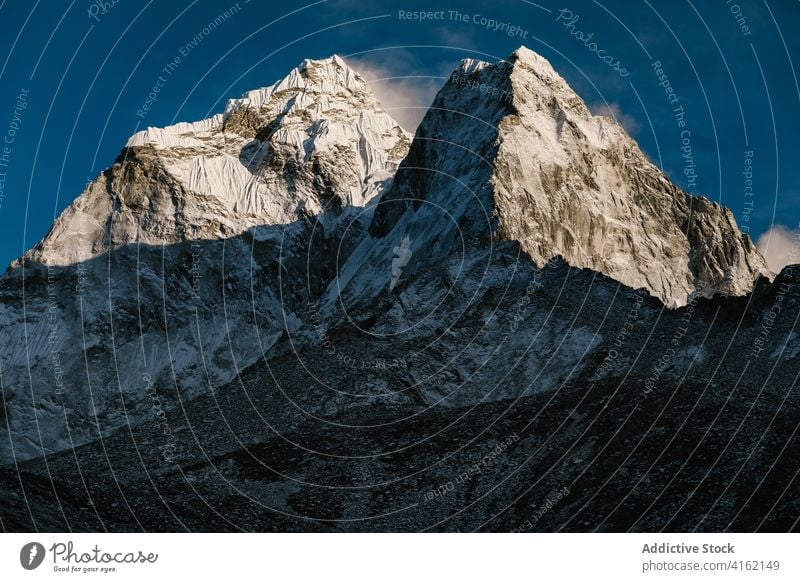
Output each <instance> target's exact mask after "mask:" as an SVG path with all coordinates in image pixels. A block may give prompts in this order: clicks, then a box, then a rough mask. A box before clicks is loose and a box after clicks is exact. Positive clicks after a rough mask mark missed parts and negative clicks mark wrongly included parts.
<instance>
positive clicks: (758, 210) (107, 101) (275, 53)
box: [0, 0, 800, 264]
mask: <svg viewBox="0 0 800 582" xmlns="http://www.w3.org/2000/svg"><path fill="white" fill-rule="evenodd" d="M234 7H235V8H234ZM226 10H231V12H230V13H229V14H228V15H227V17H226V16H225V11H226ZM420 10H422V11H435V12H439V13H440V14H439V15H434V18H431V19H426V20H425V21H419V20H415V19H413V18H410V17H408V16H407V13H410V12H414V11H420ZM401 11H402V12H403V15H405V16H401ZM451 11H458V12H459V13H460V15H461V16H460V17H456V16H455V13H454V12H451ZM220 17H221V18H220ZM575 17H577V19H576V18H575ZM215 20H217V22H218V25H217V26H216V27H215V28H214V30H213V31H212V30H210V29H208V28H207V27H208V25H209V23H211V22H213V21H215ZM490 20H491V21H494V22H496V23H497V24H492V23H490V22H489V21H490ZM798 22H800V4H798V2H796V1H794V0H781V1H777V0H775V1H771V2H769V4H768V5H767V3H765V2H758V1H749V0H742V1H737V2H733V1H731V2H726V1H725V0H714V1H703V2H701V1H700V0H693V1H692V2H689V1H686V0H669V1H656V0H642V1H641V2H625V1H613V2H612V1H603V2H595V1H578V0H570V1H569V2H566V3H563V2H562V3H555V2H550V1H548V0H542V1H541V2H536V3H533V2H527V1H525V0H495V1H494V2H491V3H486V2H469V1H455V0H454V1H453V2H449V3H442V2H438V0H434V1H433V2H431V1H428V2H411V1H403V2H390V1H381V2H364V1H356V0H338V1H335V0H330V1H318V2H314V3H307V2H292V1H289V0H287V1H285V2H281V3H276V2H274V1H272V0H270V1H267V0H250V1H249V2H248V1H247V0H240V1H239V3H238V4H237V3H236V2H234V1H232V0H223V1H211V0H197V1H184V2H177V1H176V2H158V3H156V2H147V1H142V0H139V1H134V0H117V2H116V4H114V3H113V1H111V0H106V2H105V3H103V2H101V1H100V0H98V1H97V2H93V1H89V0H75V1H72V2H70V1H68V0H64V1H63V2H62V1H59V0H48V1H41V2H34V1H33V0H31V1H29V2H21V1H16V2H11V1H3V0H0V27H2V34H0V46H1V47H2V49H0V134H2V135H1V136H0V140H2V142H1V143H0V187H1V189H0V202H1V205H0V229H2V233H3V236H2V246H0V262H2V263H4V264H5V263H8V262H9V261H10V260H12V259H14V258H16V257H17V256H19V255H20V254H21V253H22V252H23V251H24V250H26V249H28V248H29V247H31V246H32V245H34V244H35V243H36V242H37V241H38V240H39V239H40V238H41V237H42V236H43V235H44V234H45V233H46V232H47V230H48V228H49V227H50V225H51V223H52V221H53V219H54V217H55V216H57V215H58V213H59V212H60V211H61V210H63V208H64V207H65V206H67V205H68V204H69V203H70V202H71V201H72V200H74V198H75V197H77V196H78V194H79V193H80V192H81V190H82V189H83V188H84V187H85V185H86V183H87V182H88V181H89V180H91V179H92V178H93V177H94V176H95V175H96V174H97V173H98V172H99V171H101V170H102V169H104V168H105V167H107V166H108V165H110V164H111V163H112V161H113V160H114V158H115V157H116V155H117V154H118V152H119V150H120V148H121V146H122V145H123V144H124V142H125V140H126V139H127V137H128V136H129V135H131V134H132V133H134V132H135V131H137V130H138V129H142V128H144V127H147V126H163V125H167V124H170V123H173V122H176V121H192V120H196V119H201V118H203V117H207V116H209V115H211V114H213V113H216V112H218V111H221V109H222V108H223V107H224V103H225V101H226V100H227V99H229V98H232V97H238V96H239V95H240V94H242V93H244V92H245V91H247V90H249V89H253V88H256V87H261V86H264V85H269V84H271V83H273V82H274V81H275V80H277V79H279V78H281V77H283V76H284V75H285V74H286V73H287V72H288V71H289V70H290V69H291V68H292V67H294V66H296V65H297V64H298V63H299V62H301V61H302V60H303V59H304V58H321V57H326V56H329V55H331V54H333V53H338V54H340V55H342V56H344V57H345V58H349V59H350V60H351V62H352V63H353V64H355V65H356V67H357V68H360V69H362V70H363V72H364V73H365V76H366V77H367V78H368V79H372V80H373V83H372V84H373V87H374V88H375V90H376V93H378V95H379V96H380V97H381V98H383V99H384V100H385V101H386V105H387V106H389V107H393V108H397V109H390V111H391V112H392V113H393V114H395V116H396V117H397V118H398V119H400V120H401V121H402V122H403V123H404V124H406V125H408V126H411V125H413V123H414V122H415V119H418V118H419V116H420V114H421V113H420V112H421V111H422V109H420V108H422V107H424V106H426V105H428V104H429V103H430V100H431V99H432V97H433V94H434V93H435V91H436V89H437V88H438V87H439V86H441V84H442V83H443V82H444V80H445V78H446V77H447V75H448V74H449V72H450V71H451V70H452V69H453V68H454V67H455V66H456V65H457V63H458V62H459V61H460V60H461V59H463V58H465V57H474V58H481V59H484V60H494V59H500V58H503V57H506V56H507V55H508V54H509V53H511V52H512V51H513V50H514V49H516V48H517V47H518V46H519V45H520V44H525V45H526V46H528V47H529V48H531V49H533V50H535V51H537V52H539V53H540V54H542V55H544V56H545V57H547V58H548V59H549V60H550V61H551V62H552V63H553V65H554V66H555V68H556V69H557V70H558V71H559V72H560V73H561V74H562V75H563V76H564V77H565V78H566V79H567V81H568V82H570V84H571V85H572V86H573V88H574V89H575V90H576V91H577V92H578V93H579V94H580V95H581V97H583V99H584V100H585V101H586V102H587V103H589V104H590V106H591V107H592V108H593V109H594V110H595V111H598V112H612V113H614V114H615V115H616V116H617V117H618V119H619V120H620V121H622V122H623V124H624V125H625V126H626V127H627V128H628V129H629V131H630V132H631V133H632V135H633V136H634V137H635V138H636V139H637V140H638V141H639V143H640V145H641V146H642V148H643V149H644V150H645V151H646V152H647V154H648V155H649V156H650V158H651V159H652V160H653V161H654V162H655V163H656V164H658V165H659V166H660V167H662V168H663V169H664V170H665V171H666V172H667V173H668V175H669V176H670V177H671V178H672V179H673V180H674V181H675V182H676V183H677V184H678V185H680V186H681V187H684V188H686V189H689V191H691V192H693V193H695V194H702V195H705V196H707V197H709V198H711V199H713V200H716V201H719V202H722V203H723V204H725V205H726V206H728V207H730V208H731V210H732V211H733V213H734V215H735V216H736V218H737V221H738V222H739V224H740V225H741V226H745V227H748V226H749V229H750V234H751V236H753V238H754V239H756V238H758V236H759V235H760V234H762V233H764V232H766V231H768V230H769V229H770V228H771V227H772V226H773V224H779V225H783V226H785V227H788V228H792V229H794V228H796V227H797V226H798V220H800V196H799V194H800V164H799V163H798V160H799V159H800V157H799V156H798V138H797V136H798V135H800V115H798V112H800V90H798V79H797V75H798V72H797V71H795V69H794V66H795V62H794V61H796V60H797V59H798V57H800V39H798V35H797V34H796V26H797V23H798ZM745 27H746V28H745ZM204 29H206V30H205V32H204ZM590 34H591V35H592V36H591V38H589V39H588V40H587V37H588V36H589V35H590ZM182 50H183V54H182V53H181V51H182ZM600 51H602V52H600ZM175 57H180V63H179V64H178V65H177V66H176V67H174V68H173V70H172V71H171V73H170V74H169V76H168V77H167V79H166V82H164V83H162V84H163V88H161V90H160V92H159V95H158V100H157V101H156V102H154V103H153V104H152V107H151V108H150V109H149V110H148V111H147V112H146V113H145V114H144V115H143V114H142V107H143V105H144V104H145V102H146V100H147V96H148V93H150V91H151V90H152V88H153V86H154V85H155V84H156V83H157V81H158V78H159V75H163V72H162V71H163V69H164V67H165V66H167V65H168V64H169V63H170V62H174V59H175ZM601 57H605V58H606V60H611V61H613V62H612V65H613V64H615V63H616V62H617V61H618V62H619V65H617V66H616V68H617V69H620V68H621V67H624V69H625V72H626V73H627V75H625V76H623V75H621V74H620V72H618V71H616V70H615V67H614V66H610V65H609V64H607V63H606V62H604V61H603V60H602V59H601ZM656 61H660V63H661V67H654V66H653V63H654V62H656ZM656 68H660V69H661V70H662V74H661V76H659V75H658V74H657V72H656V70H655V69H656ZM387 78H390V79H388V80H377V79H387ZM665 80H666V81H667V82H666V83H665ZM667 86H669V87H670V88H671V89H672V90H673V91H674V94H675V97H673V100H675V99H677V102H673V103H672V104H671V103H670V102H669V96H668V94H667V92H666V88H667ZM20 95H21V96H22V97H23V98H22V99H19V97H20ZM676 106H681V107H682V108H683V111H684V113H685V115H684V117H683V118H682V121H683V122H684V123H685V125H684V126H679V123H678V122H679V120H678V119H676V117H675V113H674V109H675V107H676ZM137 112H139V114H137ZM685 131H688V132H689V133H688V139H689V146H690V154H691V160H690V161H689V160H687V158H686V157H683V155H682V154H685V153H686V150H685V149H684V151H682V147H684V146H686V145H687V144H686V142H685V139H684V138H686V137H687V134H685V133H683V136H682V132H685ZM8 139H10V140H11V143H10V144H9V143H8V142H7V140H8ZM4 148H7V149H5V150H4ZM746 152H752V155H751V154H747V153H746ZM748 157H749V162H750V163H751V168H752V196H747V195H746V191H745V187H746V183H745V176H744V175H743V171H744V170H745V159H746V158H748ZM690 162H691V164H693V168H694V174H695V177H693V178H692V177H691V176H689V177H687V175H686V173H685V172H684V170H685V169H686V168H687V167H688V164H689V163H690ZM745 216H747V217H748V219H749V220H748V221H745Z"/></svg>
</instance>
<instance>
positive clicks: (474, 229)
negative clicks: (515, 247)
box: [371, 47, 771, 307]
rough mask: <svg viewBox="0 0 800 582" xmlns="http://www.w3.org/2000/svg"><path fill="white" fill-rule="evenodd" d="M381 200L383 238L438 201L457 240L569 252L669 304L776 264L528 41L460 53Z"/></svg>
mask: <svg viewBox="0 0 800 582" xmlns="http://www.w3.org/2000/svg"><path fill="white" fill-rule="evenodd" d="M423 201H424V203H423ZM382 202H384V203H382V204H381V205H380V207H379V208H378V209H377V211H376V216H375V221H374V223H373V225H372V228H371V232H372V234H373V235H375V236H385V235H386V234H387V233H389V231H390V230H392V229H393V228H395V227H396V226H398V224H400V223H403V222H404V221H405V220H412V219H411V218H409V217H408V216H406V218H403V217H404V215H405V213H407V212H411V213H414V214H415V215H416V218H415V219H413V220H420V219H422V220H424V219H425V218H424V217H423V216H422V215H424V214H430V213H431V212H434V208H435V207H443V208H447V209H448V210H449V211H451V213H457V215H454V216H453V220H451V221H449V226H450V229H451V231H452V232H451V233H450V237H451V238H453V239H455V238H464V239H466V240H470V239H478V240H480V239H483V240H494V241H497V240H517V241H519V242H520V243H521V245H522V248H523V249H524V250H525V251H526V252H527V253H528V254H529V255H530V256H531V257H532V258H533V259H534V261H536V262H537V264H539V265H542V264H544V263H545V262H546V261H547V260H549V259H550V258H552V257H554V256H556V255H561V256H562V257H564V258H565V259H566V260H567V261H568V262H569V263H570V264H571V265H573V266H576V267H585V268H590V269H593V270H596V271H599V272H601V273H604V274H605V275H608V276H609V277H612V278H614V279H616V280H617V281H619V282H621V283H624V284H625V285H628V286H630V287H633V288H646V289H648V290H649V291H650V293H651V294H652V295H654V296H656V297H658V298H659V299H660V300H661V301H662V302H664V303H665V304H666V305H668V306H673V307H674V306H679V305H683V304H685V303H686V302H687V300H688V299H689V298H690V297H691V296H693V295H694V294H700V295H703V296H711V295H713V294H714V293H721V294H725V295H742V294H746V293H748V292H749V291H750V290H751V289H752V287H753V283H754V280H755V279H756V277H757V276H758V275H759V274H771V273H770V272H769V269H768V267H767V266H766V263H765V261H764V260H763V258H762V257H761V255H760V254H759V253H758V251H757V250H756V249H755V247H754V245H753V244H752V242H751V241H750V238H749V237H748V236H747V235H745V234H742V233H741V232H740V231H739V229H738V228H737V226H736V224H735V222H734V220H733V216H732V214H731V213H730V211H729V210H728V209H726V208H724V207H721V206H720V205H718V204H715V203H713V202H711V201H709V200H707V199H705V198H701V197H693V196H690V195H688V194H686V193H684V192H682V191H681V190H680V189H679V188H677V187H676V186H675V185H674V184H672V183H671V182H670V181H669V180H668V179H667V178H666V177H665V176H664V175H663V174H662V173H661V171H660V170H659V169H658V168H657V167H655V166H654V165H653V164H651V163H650V162H649V161H648V160H647V158H646V157H645V155H644V154H643V153H642V152H641V150H640V149H639V147H638V146H637V144H636V143H635V142H634V141H633V140H632V139H631V138H630V137H629V136H628V135H627V134H626V133H625V131H624V130H623V129H622V127H621V126H620V125H619V124H618V123H616V122H615V121H614V120H612V119H610V118H608V117H604V116H594V115H592V114H591V112H590V111H589V110H588V109H587V107H586V105H585V104H584V103H583V101H582V100H581V99H580V97H578V95H576V94H575V92H574V91H572V89H570V87H569V86H568V85H567V83H566V82H565V81H564V79H562V78H561V77H560V76H559V75H558V74H557V73H556V72H555V71H554V70H553V68H552V66H551V65H550V64H549V63H548V62H547V61H546V60H545V59H544V58H542V57H540V56H539V55H537V54H535V53H533V52H532V51H530V50H528V49H526V48H524V47H522V48H520V49H519V50H517V51H516V52H515V53H514V54H512V55H511V57H509V59H508V60H507V61H502V62H498V63H495V64H491V65H490V64H487V63H483V62H478V61H473V60H467V61H464V62H463V63H462V65H461V66H460V68H459V69H458V70H456V71H455V72H454V73H453V75H452V76H451V77H450V79H449V80H448V82H447V84H446V85H445V86H444V88H443V89H442V90H441V91H440V92H439V94H438V96H437V98H436V100H435V102H434V104H433V106H432V107H431V110H430V111H429V112H428V114H427V116H426V117H425V119H424V120H423V122H422V124H421V126H420V128H419V130H418V132H417V135H416V137H415V140H414V143H413V145H412V147H411V150H410V152H409V155H408V157H407V158H406V161H405V162H404V164H403V166H402V167H401V169H400V171H399V172H398V174H397V179H396V180H395V183H394V184H393V187H392V189H391V190H390V191H388V192H387V193H386V195H385V196H384V198H383V200H382ZM445 222H446V223H447V222H448V221H445ZM456 227H457V228H456ZM401 229H406V230H407V229H408V226H407V225H406V224H403V225H401ZM442 236H444V234H443V233H437V237H440V238H441V237H442ZM420 244H421V245H422V246H425V245H426V244H427V243H423V242H422V241H420Z"/></svg>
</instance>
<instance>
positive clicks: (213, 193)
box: [26, 56, 410, 265]
mask: <svg viewBox="0 0 800 582" xmlns="http://www.w3.org/2000/svg"><path fill="white" fill-rule="evenodd" d="M409 143H410V139H409V136H408V135H407V134H406V132H405V131H404V130H403V129H402V128H401V127H400V126H399V125H398V124H397V122H395V121H394V119H392V118H391V117H390V116H389V115H388V114H386V113H385V112H384V111H383V109H382V108H381V106H380V104H379V103H378V101H377V100H376V98H375V96H374V95H373V94H372V92H371V91H370V90H369V88H368V86H367V84H366V82H365V81H364V79H363V78H362V77H361V76H360V75H359V74H358V73H357V72H355V71H354V70H352V69H350V68H349V67H348V66H347V65H346V64H345V62H344V61H343V60H342V59H341V58H339V57H338V56H333V57H331V58H328V59H325V60H319V61H314V60H306V61H304V62H303V63H302V64H301V65H300V66H299V67H297V68H296V69H294V70H293V71H292V72H291V73H290V74H289V75H288V76H287V77H286V78H284V79H283V80H282V81H280V82H278V83H276V84H274V85H272V86H270V87H266V88H263V89H257V90H255V91H250V92H248V93H247V94H245V95H244V96H243V97H242V98H241V99H234V100H231V101H229V102H228V104H227V106H226V108H225V112H224V113H223V114H218V115H215V116H214V117H211V118H209V119H205V120H202V121H198V122H195V123H178V124H177V125H173V126H170V127H166V128H163V129H159V128H148V129H147V130H144V131H141V132H139V133H137V134H135V135H134V136H132V137H131V138H130V139H129V140H128V143H127V144H126V147H125V148H124V149H123V150H122V152H121V154H120V155H119V157H118V159H117V160H116V162H115V163H114V165H113V166H112V167H111V168H109V169H108V170H106V171H104V172H102V173H101V174H100V175H99V176H98V177H97V178H96V179H95V180H94V182H92V183H91V184H90V185H89V186H88V188H87V189H86V191H85V192H84V193H83V194H82V195H81V196H80V197H79V198H78V199H77V200H76V201H75V202H74V203H73V204H72V205H71V206H70V207H69V208H67V209H66V210H65V211H64V212H63V213H62V215H61V216H60V217H59V218H58V219H57V221H56V222H55V224H54V225H53V228H52V229H51V231H50V233H49V234H48V235H47V236H46V237H45V239H44V240H42V241H41V242H40V243H39V244H38V245H36V247H35V248H34V249H33V250H32V251H30V252H29V253H28V254H27V255H26V257H27V258H28V259H30V260H32V261H37V262H41V263H45V264H51V265H67V264H71V263H75V262H77V261H82V260H86V259H88V258H90V257H92V256H95V255H97V254H98V253H101V252H104V251H107V250H108V249H109V248H117V247H120V246H123V245H126V244H130V243H133V242H141V243H144V244H169V243H175V242H179V241H183V240H210V239H211V240H216V239H221V238H226V237H230V236H235V235H237V234H240V233H242V232H244V231H246V230H247V229H249V228H252V227H257V226H262V225H275V224H289V223H291V222H292V221H294V220H297V218H298V217H303V216H309V215H316V214H319V213H320V212H321V211H322V210H323V209H326V210H332V211H335V210H337V209H341V208H342V207H345V206H349V205H356V206H363V205H364V204H366V203H367V202H368V201H369V200H370V199H371V198H373V197H374V196H375V195H376V194H378V193H379V192H380V191H381V189H382V188H383V187H384V186H385V183H386V181H387V180H389V179H390V178H391V176H392V175H393V173H394V171H395V170H396V168H397V165H398V164H399V163H400V160H402V158H403V157H404V156H405V154H406V152H407V150H408V145H409Z"/></svg>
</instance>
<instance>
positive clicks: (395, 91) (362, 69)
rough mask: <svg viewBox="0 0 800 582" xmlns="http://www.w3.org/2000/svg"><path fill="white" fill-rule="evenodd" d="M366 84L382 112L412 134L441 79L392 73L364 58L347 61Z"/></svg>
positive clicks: (383, 65)
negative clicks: (383, 110) (381, 107)
mask: <svg viewBox="0 0 800 582" xmlns="http://www.w3.org/2000/svg"><path fill="white" fill-rule="evenodd" d="M347 62H348V64H349V65H350V66H351V67H352V68H353V69H355V70H356V71H358V72H359V73H361V76H362V77H364V79H365V80H366V81H367V83H369V86H370V89H372V92H373V93H375V96H376V97H377V98H378V101H380V102H381V105H383V108H384V109H385V110H386V112H387V113H388V114H389V115H391V116H392V117H394V118H395V119H396V120H397V122H398V123H399V124H400V125H401V126H402V127H403V128H404V129H406V130H408V131H410V132H412V133H413V132H414V130H416V129H417V126H418V125H419V122H420V121H422V118H423V117H424V116H425V113H426V111H427V110H428V107H430V105H431V103H433V98H434V97H435V96H436V93H437V92H438V91H439V89H440V88H441V87H442V85H443V84H444V81H445V79H440V78H436V77H430V76H424V75H416V74H415V73H414V72H413V71H399V70H393V67H390V66H389V65H387V64H386V63H382V62H378V61H374V60H370V59H368V58H351V59H347Z"/></svg>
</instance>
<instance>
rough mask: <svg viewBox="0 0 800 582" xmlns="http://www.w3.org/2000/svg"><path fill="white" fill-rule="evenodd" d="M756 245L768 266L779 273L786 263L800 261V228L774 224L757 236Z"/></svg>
mask: <svg viewBox="0 0 800 582" xmlns="http://www.w3.org/2000/svg"><path fill="white" fill-rule="evenodd" d="M756 247H758V250H759V251H761V254H762V255H764V258H765V259H766V260H767V265H769V268H770V269H772V270H773V271H775V272H776V273H779V272H780V271H781V269H783V268H784V267H785V266H786V265H794V264H797V263H800V230H798V229H795V230H792V229H789V228H786V227H785V226H780V225H776V226H773V227H772V228H770V229H769V230H768V231H767V232H765V233H764V234H762V235H761V236H760V237H758V240H757V241H756Z"/></svg>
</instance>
